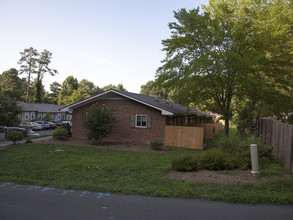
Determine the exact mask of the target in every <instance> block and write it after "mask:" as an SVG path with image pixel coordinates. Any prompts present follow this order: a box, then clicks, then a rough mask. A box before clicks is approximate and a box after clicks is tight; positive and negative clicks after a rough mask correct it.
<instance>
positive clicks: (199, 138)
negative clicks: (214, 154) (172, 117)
mask: <svg viewBox="0 0 293 220" xmlns="http://www.w3.org/2000/svg"><path fill="white" fill-rule="evenodd" d="M221 130H223V125H222V124H221V123H207V124H199V125H196V127H195V126H171V125H166V126H165V140H164V143H165V145H169V146H174V147H185V148H192V149H199V150H202V149H203V147H204V146H203V144H204V143H203V141H204V138H207V139H212V138H213V135H214V134H218V133H219V132H220V131H221Z"/></svg>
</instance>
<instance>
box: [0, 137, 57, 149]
mask: <svg viewBox="0 0 293 220" xmlns="http://www.w3.org/2000/svg"><path fill="white" fill-rule="evenodd" d="M52 138H53V137H52V136H48V137H40V138H36V139H31V141H32V142H38V141H43V140H49V139H52ZM25 142H26V140H22V141H19V142H17V144H24V143H25ZM10 145H13V142H12V141H0V149H1V148H6V147H9V146H10Z"/></svg>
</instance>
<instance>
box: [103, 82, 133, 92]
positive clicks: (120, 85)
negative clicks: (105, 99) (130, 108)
mask: <svg viewBox="0 0 293 220" xmlns="http://www.w3.org/2000/svg"><path fill="white" fill-rule="evenodd" d="M109 89H116V90H120V91H126V92H127V90H126V89H125V88H124V86H123V84H122V83H119V84H118V85H117V86H115V85H112V84H109V85H107V86H104V87H103V88H102V89H101V90H102V91H106V90H109Z"/></svg>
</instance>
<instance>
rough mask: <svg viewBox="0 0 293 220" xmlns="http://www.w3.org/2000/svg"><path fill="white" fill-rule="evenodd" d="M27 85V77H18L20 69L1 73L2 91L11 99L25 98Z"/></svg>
mask: <svg viewBox="0 0 293 220" xmlns="http://www.w3.org/2000/svg"><path fill="white" fill-rule="evenodd" d="M25 87H26V81H25V79H20V78H19V77H18V71H17V70H16V69H14V68H11V69H10V70H7V71H5V72H3V73H2V74H1V75H0V93H1V94H3V95H4V96H8V97H9V98H10V99H15V100H19V101H20V100H23V98H24V96H23V94H24V93H25Z"/></svg>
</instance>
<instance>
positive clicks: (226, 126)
mask: <svg viewBox="0 0 293 220" xmlns="http://www.w3.org/2000/svg"><path fill="white" fill-rule="evenodd" d="M225 136H226V137H229V117H228V116H225Z"/></svg>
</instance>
